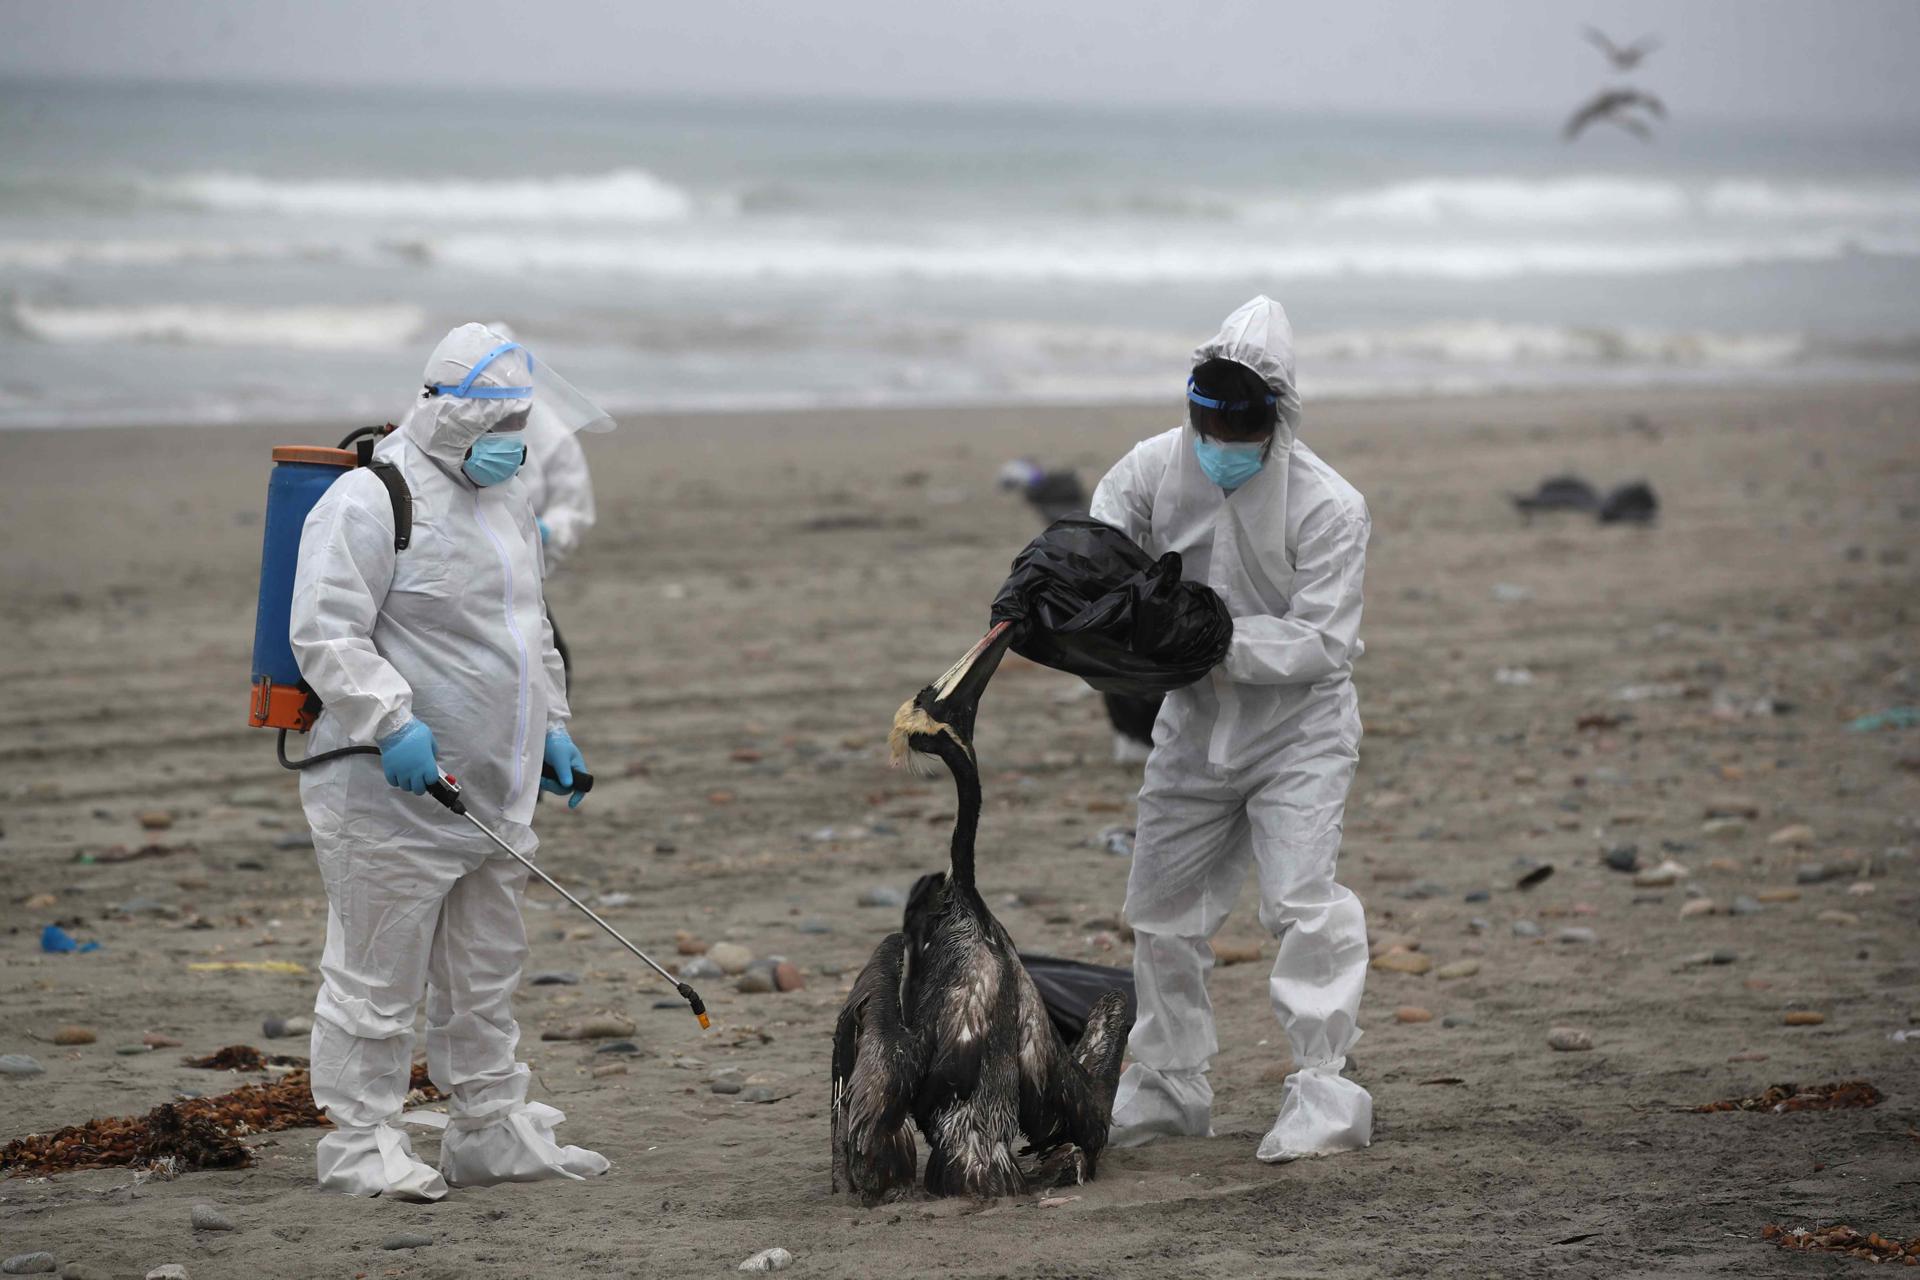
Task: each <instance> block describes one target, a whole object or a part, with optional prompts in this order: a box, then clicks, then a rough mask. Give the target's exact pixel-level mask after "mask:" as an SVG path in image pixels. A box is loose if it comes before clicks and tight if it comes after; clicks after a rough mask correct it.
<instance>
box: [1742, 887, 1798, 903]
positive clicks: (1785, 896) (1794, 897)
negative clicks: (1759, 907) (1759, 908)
mask: <svg viewBox="0 0 1920 1280" xmlns="http://www.w3.org/2000/svg"><path fill="white" fill-rule="evenodd" d="M1753 896H1754V897H1755V898H1756V899H1758V900H1759V901H1761V902H1798V901H1800V891H1799V890H1798V889H1762V890H1761V891H1760V892H1758V893H1756V894H1754V895H1753Z"/></svg>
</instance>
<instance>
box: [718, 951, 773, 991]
mask: <svg viewBox="0 0 1920 1280" xmlns="http://www.w3.org/2000/svg"><path fill="white" fill-rule="evenodd" d="M722 945H724V944H722ZM733 989H734V990H735V991H740V992H744V993H745V994H747V995H750V996H762V995H766V994H767V993H769V992H771V991H772V990H773V970H772V969H771V968H769V967H768V966H766V965H763V964H757V965H755V966H753V968H751V969H749V970H747V971H746V972H745V973H743V974H741V975H740V978H739V980H738V981H737V982H735V983H734V984H733Z"/></svg>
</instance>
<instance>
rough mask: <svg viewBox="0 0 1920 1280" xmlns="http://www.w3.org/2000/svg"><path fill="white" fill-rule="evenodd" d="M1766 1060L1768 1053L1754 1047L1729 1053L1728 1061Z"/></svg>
mask: <svg viewBox="0 0 1920 1280" xmlns="http://www.w3.org/2000/svg"><path fill="white" fill-rule="evenodd" d="M1766 1060H1767V1055H1766V1054H1764V1053H1759V1052H1756V1051H1755V1050H1752V1049H1743V1050H1741V1051H1740V1052H1739V1053H1730V1054H1728V1055H1727V1061H1728V1062H1765V1061H1766Z"/></svg>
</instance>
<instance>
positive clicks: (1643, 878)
mask: <svg viewBox="0 0 1920 1280" xmlns="http://www.w3.org/2000/svg"><path fill="white" fill-rule="evenodd" d="M1691 874H1692V873H1691V872H1689V871H1688V870H1687V869H1686V868H1685V867H1684V866H1682V865H1681V864H1680V863H1678V862H1675V861H1674V860H1673V859H1672V858H1668V859H1667V860H1666V861H1665V862H1662V863H1661V864H1660V865H1659V866H1657V867H1648V868H1647V869H1646V870H1644V871H1636V872H1634V874H1633V883H1634V886H1635V887H1636V888H1640V889H1660V888H1664V887H1665V886H1667V885H1670V884H1678V883H1679V882H1680V881H1682V880H1684V879H1686V878H1687V877H1688V876H1689V875H1691Z"/></svg>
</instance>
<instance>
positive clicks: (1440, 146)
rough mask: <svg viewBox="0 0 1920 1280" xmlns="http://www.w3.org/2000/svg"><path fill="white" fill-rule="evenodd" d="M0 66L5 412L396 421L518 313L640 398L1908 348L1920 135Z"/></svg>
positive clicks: (656, 401)
mask: <svg viewBox="0 0 1920 1280" xmlns="http://www.w3.org/2000/svg"><path fill="white" fill-rule="evenodd" d="M1558 125H1559V121H1558V120H1557V119H1541V120H1530V121H1505V122H1494V123H1487V122H1464V121H1458V120H1419V119H1395V118H1386V117H1380V118H1353V117H1331V116H1304V115H1293V114H1278V113H1276V114H1266V115H1262V114H1258V113H1254V112H1249V111H1244V110H1242V111H1233V112H1227V111H1209V110H1200V109H1194V110H1191V111H1155V112H1151V113H1148V112H1135V111H1127V110H1118V109H1115V110H1095V109H1066V108H1042V107H1015V106H952V107H942V106H933V105H916V104H901V103H893V104H889V103H881V104H846V103H822V102H724V101H712V102H692V101H650V100H644V99H634V98H611V97H608V98H590V97H558V96H547V97H542V96H493V95H484V94H479V93H474V94H460V93H425V94H423V93H416V92H412V91H401V90H394V91H391V92H384V91H383V92H364V91H362V92H347V91H325V90H314V89H289V90H274V89H264V88H249V89H242V88H154V87H127V86H107V85H102V86H81V85H74V84H48V83H34V82H8V83H4V84H0V327H3V328H4V329H5V331H6V337H7V340H8V349H9V354H10V358H9V359H8V360H7V361H5V363H4V366H0V426H84V425H90V424H104V423H154V424H165V423H175V422H202V421H248V420H282V421H287V420H312V419H316V418H322V417H338V418H342V419H352V420H354V421H359V420H367V421H374V420H380V419H385V418H391V417H393V416H395V415H397V414H398V413H400V412H401V411H402V410H404V408H405V406H406V405H407V403H408V402H409V400H410V398H411V394H412V391H413V389H414V384H415V382H416V381H417V377H418V373H419V369H420V366H421V364H422V361H423V359H424V357H425V354H426V352H427V351H428V349H430V348H431V346H432V345H433V343H434V342H435V341H436V339H437V338H438V337H439V335H440V334H441V333H442V332H443V331H444V330H445V329H446V328H447V327H449V326H450V325H452V324H456V323H459V322H462V321H465V320H469V319H482V320H504V321H507V322H510V323H511V324H512V325H513V326H515V328H516V329H517V331H518V332H519V334H520V335H521V337H522V338H523V339H524V340H526V341H527V342H528V343H529V344H530V345H532V346H534V347H535V349H536V350H537V351H538V352H539V353H540V354H541V355H542V356H543V358H545V359H547V360H549V361H551V362H552V363H554V364H555V365H556V367H559V368H561V369H563V370H564V371H565V372H566V373H567V374H568V376H569V377H571V378H572V380H573V381H574V382H576V383H577V384H579V385H580V386H582V387H583V388H584V389H587V390H588V391H590V392H591V393H593V394H594V395H595V396H596V397H598V398H599V399H601V400H602V401H603V402H604V403H605V404H607V405H608V406H609V407H610V408H613V409H615V410H616V411H629V412H632V411H638V410H644V409H648V408H701V407H712V408H740V407H782V406H816V405H826V406H831V405H888V404H902V405H907V404H925V403H943V404H950V403H967V402H1063V401H1081V402H1085V401H1114V400H1137V399H1145V398H1165V399H1167V400H1168V401H1169V402H1170V403H1173V402H1176V401H1177V400H1178V398H1179V395H1180V387H1181V382H1182V379H1183V378H1184V371H1185V367H1186V353H1187V352H1188V350H1189V349H1190V348H1191V347H1192V345H1193V344H1194V343H1195V342H1196V341H1197V340H1198V339H1200V338H1202V337H1204V336H1206V334H1207V333H1209V332H1210V331H1211V329H1212V328H1213V326H1214V324H1215V323H1216V322H1217V321H1218V320H1219V318H1220V317H1221V316H1222V315H1224V314H1225V313H1226V312H1227V311H1229V310H1230V309H1232V308H1233V307H1234V306H1235V305H1237V304H1238V303H1240V302H1241V301H1243V300H1245V299H1246V298H1247V297H1249V296H1251V295H1252V294H1254V293H1260V292H1264V293H1269V294H1272V295H1273V296H1275V297H1277V298H1279V299H1280V300H1281V301H1282V302H1284V303H1285V304H1286V306H1287V308H1288V310H1289V312H1290V313H1291V314H1292V317H1293V321H1294V325H1295V329H1296V331H1297V333H1298V335H1299V339H1300V341H1299V351H1300V368H1301V381H1302V386H1303V391H1304V392H1305V394H1306V395H1307V396H1308V398H1309V399H1310V400H1311V399H1312V398H1314V397H1329V396H1352V395H1361V394H1396V395H1432V394H1459V393H1467V392H1480V391H1486V390H1495V389H1503V388H1524V387H1540V386H1586V385H1619V384H1654V383H1673V382H1691V381H1714V382H1728V381H1732V382H1742V383H1749V382H1755V381H1764V380H1769V379H1774V380H1800V379H1811V378H1836V377H1837V378H1870V377H1877V376H1886V375H1889V374H1908V373H1912V372H1914V371H1915V370H1916V369H1920V136H1916V135H1915V134H1913V133H1910V132H1908V133H1887V134H1875V133H1872V132H1862V131H1859V130H1847V131H1840V130H1831V131H1825V132H1822V131H1819V130H1814V129H1803V130H1793V129H1783V128H1780V127H1777V126H1768V127H1761V126H1755V125H1736V124H1728V123H1719V124H1715V123H1709V122H1701V121H1692V120H1688V119H1686V118H1685V117H1684V115H1682V116H1680V117H1678V118H1676V119H1675V120H1673V121H1671V122H1670V124H1669V126H1668V127H1667V128H1666V130H1665V132H1664V133H1663V134H1662V135H1661V137H1660V138H1659V139H1658V141H1656V142H1655V143H1653V144H1651V145H1648V144H1643V143H1640V142H1638V141H1636V140H1634V139H1633V138H1631V137H1628V136H1626V135H1624V134H1618V133H1607V132H1597V133H1592V134H1589V135H1588V136H1587V137H1585V138H1583V139H1581V140H1580V141H1579V142H1578V143H1576V144H1573V145H1567V144H1564V143H1562V142H1561V141H1560V139H1559V136H1558V132H1557V130H1558Z"/></svg>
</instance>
